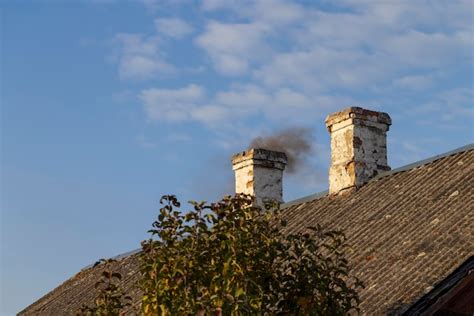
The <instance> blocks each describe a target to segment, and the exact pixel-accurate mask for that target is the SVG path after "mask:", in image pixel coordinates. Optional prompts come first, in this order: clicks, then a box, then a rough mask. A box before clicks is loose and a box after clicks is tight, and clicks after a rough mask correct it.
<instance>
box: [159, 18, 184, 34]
mask: <svg viewBox="0 0 474 316" xmlns="http://www.w3.org/2000/svg"><path fill="white" fill-rule="evenodd" d="M155 26H156V30H157V32H158V33H159V34H162V35H165V36H168V37H172V38H176V39H179V38H182V37H184V36H186V35H189V34H191V33H192V32H193V28H192V27H191V25H189V24H188V23H186V21H184V20H182V19H179V18H158V19H155Z"/></svg>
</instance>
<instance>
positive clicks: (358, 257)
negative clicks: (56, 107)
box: [19, 144, 474, 315]
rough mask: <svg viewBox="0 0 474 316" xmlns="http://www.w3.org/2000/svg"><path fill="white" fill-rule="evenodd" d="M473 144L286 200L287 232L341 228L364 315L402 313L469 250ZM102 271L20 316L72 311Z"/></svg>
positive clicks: (129, 261) (130, 264) (130, 262)
mask: <svg viewBox="0 0 474 316" xmlns="http://www.w3.org/2000/svg"><path fill="white" fill-rule="evenodd" d="M473 169H474V145H472V144H471V145H468V146H466V147H463V148H459V149H457V150H455V151H452V152H449V153H446V154H443V155H440V156H436V157H433V158H431V159H428V160H424V161H421V162H418V163H416V164H412V165H409V166H406V167H402V168H399V169H396V170H393V171H390V172H387V173H384V174H382V175H380V176H379V177H376V178H374V179H372V180H371V181H370V182H369V183H367V184H366V185H364V186H363V187H361V188H360V189H359V190H357V191H356V192H353V193H351V194H348V195H343V196H328V195H327V192H323V193H320V194H317V195H313V196H309V197H306V198H303V199H299V200H296V201H293V202H290V203H286V204H284V205H283V208H284V210H283V212H282V213H283V215H284V217H285V218H286V219H287V220H288V226H287V227H285V231H286V232H288V233H296V232H299V231H303V230H304V229H305V228H306V227H308V226H312V225H315V224H321V225H323V226H325V227H328V228H331V229H342V230H343V231H344V232H345V234H346V236H347V238H348V240H349V243H350V244H351V252H350V253H349V258H348V259H349V260H350V262H351V263H352V265H353V273H354V274H355V275H356V276H357V277H359V278H360V279H361V280H362V281H363V282H364V283H365V289H363V290H361V291H360V297H361V306H360V307H361V309H362V312H363V313H365V314H368V315H377V314H387V313H389V314H400V313H403V312H405V311H406V310H408V309H409V308H410V307H411V306H412V305H414V304H415V303H416V302H417V301H419V300H420V299H421V298H422V297H424V295H425V294H427V293H429V292H430V291H431V290H432V289H434V288H435V287H436V286H437V285H438V284H439V283H440V282H441V281H443V280H444V279H445V278H447V277H448V276H449V275H450V274H451V273H453V271H455V270H456V268H457V267H458V266H460V265H461V264H462V263H463V262H465V261H466V260H468V258H469V257H470V256H472V255H473V252H474V237H473V236H474V231H473V225H472V224H473V218H474V217H473V210H472V206H471V205H473V204H474V203H473V202H474V201H473V197H474V194H473V188H474V176H473V175H474V170H473ZM138 264H139V263H138V254H137V253H136V252H135V253H132V254H129V255H126V256H122V257H119V258H118V261H117V263H116V265H117V269H118V270H119V272H121V273H122V275H123V276H124V278H123V280H122V283H123V285H124V287H125V290H126V291H127V292H128V293H130V294H131V296H132V297H134V298H135V302H136V304H137V305H138V304H139V303H140V300H139V297H140V291H139V289H138V288H137V287H136V285H135V284H136V281H137V280H138V278H139V271H138ZM99 273H100V270H99V269H98V268H97V267H96V268H93V267H88V268H85V269H83V270H82V271H80V272H79V273H78V274H76V275H75V276H74V277H72V278H71V279H69V280H67V281H66V282H65V283H63V284H62V285H60V286H59V287H57V288H56V289H54V290H53V291H52V292H50V293H49V294H47V295H46V296H44V297H42V298H40V299H39V300H38V301H36V302H35V303H33V304H32V305H30V306H29V307H27V308H26V309H25V310H23V311H22V312H20V313H19V315H37V314H41V315H58V314H64V313H67V312H74V311H75V310H77V308H79V307H80V306H81V305H82V304H83V303H86V304H90V303H91V302H92V300H93V298H94V284H95V281H96V280H97V278H98V276H99Z"/></svg>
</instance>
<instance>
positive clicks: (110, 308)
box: [76, 259, 132, 316]
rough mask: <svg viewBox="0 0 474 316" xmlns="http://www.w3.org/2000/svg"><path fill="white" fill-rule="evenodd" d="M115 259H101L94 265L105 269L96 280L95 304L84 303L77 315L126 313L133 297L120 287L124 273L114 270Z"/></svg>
mask: <svg viewBox="0 0 474 316" xmlns="http://www.w3.org/2000/svg"><path fill="white" fill-rule="evenodd" d="M114 262H115V260H113V259H101V260H99V261H97V262H96V263H95V264H94V267H96V266H99V265H101V266H102V267H103V271H102V274H101V277H100V279H99V280H98V281H97V282H96V284H95V288H96V289H97V296H96V298H95V300H94V305H93V306H87V305H83V306H82V307H81V308H80V309H79V310H78V311H77V313H76V315H77V316H120V315H125V313H124V309H125V308H126V307H128V306H131V300H132V298H131V297H130V296H127V295H126V294H125V293H124V292H123V290H122V289H121V288H120V285H119V281H120V280H121V279H122V275H121V274H120V273H118V272H114V271H113V269H112V265H113V263H114Z"/></svg>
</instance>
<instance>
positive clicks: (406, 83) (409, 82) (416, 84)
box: [393, 74, 434, 90]
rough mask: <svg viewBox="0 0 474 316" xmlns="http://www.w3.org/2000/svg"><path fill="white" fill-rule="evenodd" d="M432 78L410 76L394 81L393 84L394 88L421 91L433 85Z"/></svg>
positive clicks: (428, 75)
mask: <svg viewBox="0 0 474 316" xmlns="http://www.w3.org/2000/svg"><path fill="white" fill-rule="evenodd" d="M433 80H434V78H433V76H432V75H431V74H426V75H412V76H405V77H400V78H397V79H395V80H394V82H393V84H394V86H396V87H401V88H406V89H410V90H423V89H426V88H429V87H430V86H432V85H433Z"/></svg>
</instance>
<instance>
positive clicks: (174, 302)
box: [140, 195, 362, 316]
mask: <svg viewBox="0 0 474 316" xmlns="http://www.w3.org/2000/svg"><path fill="white" fill-rule="evenodd" d="M160 202H161V203H162V204H163V207H162V208H161V209H160V212H159V215H158V218H157V220H156V221H155V222H154V223H153V225H152V229H151V230H150V231H149V232H150V233H151V238H150V239H149V240H146V241H144V242H143V243H142V248H143V251H142V254H141V272H142V280H141V282H140V286H141V288H142V290H143V298H142V313H143V314H145V315H161V316H167V315H200V316H202V315H345V314H347V313H348V312H349V311H358V308H357V306H358V304H359V298H358V295H357V289H358V288H359V287H361V286H362V285H361V283H360V282H359V280H358V279H356V278H354V277H351V276H350V269H349V264H348V262H347V260H346V259H345V252H346V250H347V244H346V239H345V237H344V235H343V234H342V233H341V232H338V231H329V230H324V229H323V228H321V227H319V226H317V227H308V228H307V229H306V230H305V231H304V232H301V233H297V234H288V233H285V232H284V230H285V222H284V221H282V220H281V219H280V212H279V211H278V208H277V207H275V206H273V207H270V208H260V207H257V206H255V205H254V201H253V199H252V197H251V196H246V195H236V196H235V197H226V198H224V199H223V200H222V201H220V202H218V203H213V204H206V203H204V202H201V203H198V202H190V203H191V205H192V209H191V210H190V211H186V212H183V211H181V210H180V203H179V201H178V200H177V199H176V197H175V196H172V195H168V196H163V197H162V199H161V201H160Z"/></svg>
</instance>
